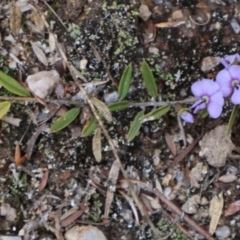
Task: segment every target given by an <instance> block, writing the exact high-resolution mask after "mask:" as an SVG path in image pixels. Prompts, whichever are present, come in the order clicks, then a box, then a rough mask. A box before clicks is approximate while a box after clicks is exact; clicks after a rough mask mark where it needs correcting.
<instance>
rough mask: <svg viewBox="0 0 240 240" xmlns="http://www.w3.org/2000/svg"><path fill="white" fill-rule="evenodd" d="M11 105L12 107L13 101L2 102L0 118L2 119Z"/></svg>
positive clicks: (0, 104)
mask: <svg viewBox="0 0 240 240" xmlns="http://www.w3.org/2000/svg"><path fill="white" fill-rule="evenodd" d="M10 107H11V103H10V102H8V101H5V102H1V103H0V119H2V118H3V117H4V116H5V115H6V114H7V112H8V111H9V109H10Z"/></svg>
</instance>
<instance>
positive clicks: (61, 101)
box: [0, 96, 197, 107]
mask: <svg viewBox="0 0 240 240" xmlns="http://www.w3.org/2000/svg"><path fill="white" fill-rule="evenodd" d="M0 100H5V101H26V102H38V100H37V99H36V98H33V97H12V96H11V97H6V96H0ZM196 100H197V98H194V97H192V98H186V99H184V100H180V101H169V102H166V101H161V102H136V103H133V102H130V103H129V107H150V106H152V107H159V106H165V105H168V104H169V105H174V104H176V103H185V104H191V103H193V102H195V101H196ZM44 101H45V102H49V103H59V104H66V105H76V106H79V107H82V106H84V105H85V103H84V102H81V101H76V100H74V101H73V100H68V99H44Z"/></svg>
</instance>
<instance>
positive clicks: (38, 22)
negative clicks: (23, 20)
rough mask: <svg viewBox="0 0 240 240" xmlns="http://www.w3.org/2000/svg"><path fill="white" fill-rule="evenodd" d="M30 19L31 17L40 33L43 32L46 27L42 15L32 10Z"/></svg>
mask: <svg viewBox="0 0 240 240" xmlns="http://www.w3.org/2000/svg"><path fill="white" fill-rule="evenodd" d="M30 17H31V19H32V21H33V22H34V23H35V25H36V27H37V28H38V29H39V30H40V31H43V30H44V27H45V24H44V21H43V19H42V17H41V15H40V14H39V13H38V12H37V11H36V10H35V9H33V10H32V13H31V16H30Z"/></svg>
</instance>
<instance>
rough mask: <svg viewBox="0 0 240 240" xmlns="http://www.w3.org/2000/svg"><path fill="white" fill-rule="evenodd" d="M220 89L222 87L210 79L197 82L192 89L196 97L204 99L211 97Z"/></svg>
mask: <svg viewBox="0 0 240 240" xmlns="http://www.w3.org/2000/svg"><path fill="white" fill-rule="evenodd" d="M219 89H220V86H219V85H218V84H217V83H216V82H214V81H212V80H210V79H203V80H200V81H197V82H195V83H194V84H193V85H192V87H191V90H192V93H193V95H194V96H196V97H202V96H203V95H207V96H211V95H212V94H214V93H215V92H217V91H218V90H219Z"/></svg>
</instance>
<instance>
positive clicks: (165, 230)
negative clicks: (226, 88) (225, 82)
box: [0, 0, 240, 240]
mask: <svg viewBox="0 0 240 240" xmlns="http://www.w3.org/2000/svg"><path fill="white" fill-rule="evenodd" d="M16 6H17V7H16ZM140 6H141V10H139V8H140ZM148 11H149V16H148ZM145 17H146V18H145ZM44 21H45V24H44ZM46 23H47V24H48V26H46ZM159 23H162V26H161V27H156V26H157V24H159ZM238 23H240V5H239V2H238V1H234V0H208V1H207V0H206V1H204V0H202V1H200V0H199V1H197V0H196V1H195V0H193V1H184V0H182V1H180V0H179V1H174V0H169V1H161V0H159V1H157V0H155V1H153V0H152V1H151V0H146V1H144V0H143V1H135V0H122V1H120V0H119V1H110V0H109V1H108V0H107V1H103V0H98V1H92V0H60V1H55V0H52V1H37V0H36V1H28V0H23V1H20V0H19V1H16V2H14V1H8V0H2V1H1V2H0V70H1V71H2V72H4V73H5V74H7V75H9V76H11V77H13V78H14V79H16V80H17V81H18V82H20V83H21V85H22V86H24V87H27V84H26V78H27V77H28V76H29V75H31V74H34V73H37V72H40V71H45V70H46V71H50V70H52V69H57V71H58V72H59V74H60V76H61V84H60V88H59V90H56V91H55V90H53V91H52V93H51V94H48V96H47V97H46V99H44V100H43V99H42V100H41V99H39V98H36V96H35V98H33V97H34V96H33V95H32V97H31V99H30V98H27V97H26V98H24V99H19V98H17V97H16V95H15V94H12V93H11V92H10V91H8V90H6V88H4V87H2V88H1V89H0V99H1V101H5V100H7V101H11V108H10V111H9V112H8V113H7V116H8V117H11V119H14V122H15V120H16V119H20V120H21V121H20V124H19V126H17V124H15V125H13V124H11V123H9V122H6V121H5V120H2V121H1V122H0V124H1V127H0V239H7V238H6V236H11V238H9V239H13V240H14V239H16V240H17V239H26V240H30V239H31V240H33V239H41V240H42V239H61V240H62V239H68V240H69V239H78V238H74V237H73V236H70V237H69V236H68V235H65V234H66V233H67V232H68V230H69V229H71V228H72V227H75V226H88V225H92V226H95V227H97V228H98V229H99V230H101V231H102V232H103V233H104V235H105V236H106V239H108V240H115V239H116V240H118V239H126V240H130V239H149V240H150V239H239V238H240V232H239V224H240V214H239V212H238V210H240V207H239V201H240V194H239V188H240V180H239V178H238V177H239V158H240V156H239V144H240V141H239V134H238V133H239V128H240V125H239V117H238V116H237V120H236V121H235V124H234V126H233V128H232V133H231V135H230V136H227V134H225V133H226V125H227V123H228V121H229V118H230V114H231V111H232V109H233V106H232V104H231V103H230V102H228V100H227V101H226V103H225V105H224V110H223V113H222V115H221V116H220V117H219V118H217V119H212V118H210V117H208V116H207V117H205V118H203V117H201V116H200V115H195V121H194V123H193V124H186V123H184V124H183V128H182V126H181V125H179V121H178V118H177V113H176V111H175V108H174V107H171V110H170V111H169V112H168V113H167V114H165V115H164V116H163V117H161V118H157V119H156V120H154V121H147V122H145V123H143V124H142V125H141V128H140V130H139V133H138V134H137V135H136V137H135V138H134V139H133V140H132V141H130V142H128V141H127V136H128V132H129V129H130V125H131V122H132V121H133V119H134V117H135V116H136V114H137V113H139V112H140V111H144V112H145V114H146V113H148V112H150V111H152V110H153V107H152V106H150V105H146V104H144V103H147V102H150V101H153V98H151V96H149V92H148V91H147V89H146V87H145V85H144V82H143V77H142V73H141V66H142V63H143V61H145V62H146V63H147V64H148V65H149V67H150V69H151V71H152V72H153V76H154V77H155V79H156V86H157V91H158V97H157V98H155V100H156V102H161V101H166V102H173V101H180V100H183V99H187V98H189V97H191V96H192V93H191V90H190V87H191V85H192V84H193V83H194V82H195V81H197V80H198V79H202V78H209V79H215V77H216V75H217V73H218V72H219V71H220V70H221V69H223V66H222V65H221V64H219V62H218V61H217V58H215V57H223V56H225V55H230V54H235V53H239V52H240V51H239V41H240V35H239V32H240V26H239V25H238ZM53 34H54V37H52V36H53ZM54 38H55V40H53V39H54ZM56 39H57V42H58V43H59V44H61V46H62V47H61V49H63V51H64V52H65V54H66V56H67V58H68V60H69V62H70V63H71V64H73V65H74V66H75V67H76V69H78V71H79V72H81V74H82V75H81V76H79V75H78V79H77V80H75V79H74V76H73V74H72V72H71V71H70V70H69V66H68V67H67V66H66V61H64V60H63V58H62V56H61V54H59V51H58V50H59V49H58V46H56ZM35 45H37V46H38V47H37V48H38V49H40V53H39V51H37V52H36V51H34V50H33V46H35ZM42 54H43V55H44V56H43V57H42ZM208 57H213V58H208ZM216 61H217V62H216ZM130 63H131V65H132V67H133V77H132V82H131V86H130V89H129V91H128V94H127V96H126V97H125V100H126V101H129V102H130V103H135V105H134V107H128V108H126V109H125V110H122V111H118V112H112V118H113V120H112V121H111V122H110V123H109V122H107V121H104V120H102V121H103V122H104V125H105V127H106V130H107V132H108V133H109V135H110V137H111V138H112V140H113V143H114V146H115V148H116V151H117V154H118V155H119V156H120V159H121V162H122V165H123V166H124V169H125V171H126V173H127V175H128V177H129V179H130V181H131V183H132V185H133V189H134V191H135V192H136V193H137V197H138V199H139V200H140V202H141V204H140V205H141V206H142V210H143V212H144V213H145V215H147V216H149V219H150V221H151V222H152V225H153V226H151V227H150V226H149V222H147V221H146V219H145V218H144V217H142V216H141V210H139V206H138V205H137V204H135V202H134V201H133V200H132V191H131V189H129V186H128V183H127V182H126V180H125V179H124V177H123V174H122V173H119V166H117V170H116V169H113V165H114V164H115V163H116V156H115V155H114V152H113V151H112V149H113V146H111V144H109V142H108V141H107V139H106V137H104V135H102V137H101V135H100V141H101V157H99V158H100V160H99V159H98V160H99V161H96V155H95V154H94V153H93V145H96V142H94V143H92V141H93V134H91V135H89V136H84V134H83V131H84V129H86V128H87V126H88V125H89V123H90V120H91V119H92V117H93V112H92V110H91V108H90V107H89V105H88V102H87V100H86V99H84V97H82V98H79V95H77V94H79V93H81V90H80V89H79V84H80V85H81V84H85V85H81V86H83V87H86V86H89V88H91V89H92V91H91V93H89V96H90V97H92V96H94V97H95V98H97V99H99V100H101V101H102V102H104V103H106V104H109V103H111V102H114V101H117V100H118V99H115V98H116V92H117V90H118V87H119V83H120V79H121V76H122V74H123V71H124V69H125V68H126V67H127V66H128V65H129V64H130ZM79 72H78V73H79ZM89 83H91V85H90V84H89ZM92 83H94V84H96V85H94V86H95V87H93V84H92ZM86 88H87V87H86ZM49 99H51V101H50V100H49ZM114 99H115V100H114ZM61 100H64V101H65V102H61ZM76 101H78V103H77V104H76ZM136 103H139V104H138V105H137V104H136ZM130 105H131V104H130ZM79 106H80V107H79ZM171 106H172V105H171ZM73 107H77V108H80V114H79V115H78V116H77V118H76V119H75V120H74V121H72V122H71V123H70V124H69V125H68V126H67V127H66V128H64V129H62V130H61V131H59V132H54V133H51V132H50V127H51V126H52V124H53V123H54V122H55V121H56V119H58V118H59V116H62V115H63V114H64V113H66V111H67V110H69V109H71V108H73ZM59 109H60V110H61V111H62V112H60V110H59ZM58 110H59V111H58ZM56 112H57V113H56ZM103 115H104V114H103ZM214 131H215V132H214ZM36 132H37V133H36ZM183 132H184V133H185V135H186V146H185V143H184V137H183ZM34 136H35V137H34ZM36 136H37V137H36ZM21 138H22V140H21ZM19 141H20V152H21V155H20V156H21V157H22V156H23V159H22V162H20V163H16V152H18V151H17V150H16V145H17V146H18V144H17V142H19ZM199 141H202V142H201V143H199ZM206 149H211V150H212V152H213V157H211V159H209V157H208V155H206V154H204V153H203V152H204V151H206ZM25 154H27V159H26V158H25V157H24V156H25ZM217 154H218V155H217ZM216 155H217V157H215V156H216ZM17 159H18V158H17ZM16 165H18V166H16ZM9 168H11V169H9ZM112 171H116V173H112ZM118 173H119V176H118ZM114 175H115V176H116V179H115V180H116V182H114V181H113V182H111V179H114ZM109 176H110V177H109ZM111 187H112V188H111ZM109 189H110V190H109ZM154 189H155V190H154ZM156 189H157V190H158V191H159V192H161V193H160V194H161V195H158V194H157V193H156ZM115 190H116V191H115ZM110 192H112V193H113V200H112V202H111V197H110V196H109V195H110ZM109 202H110V203H111V204H110V205H109ZM179 211H180V212H179ZM153 228H155V230H156V229H157V231H158V233H160V235H161V236H160V237H159V236H158V237H156V232H155V233H154V229H153ZM209 231H210V232H211V234H209ZM98 234H99V233H98ZM18 235H20V236H18ZM99 236H100V235H98V237H97V238H93V237H90V238H86V239H89V240H90V239H100V237H99ZM79 239H80V238H79ZM84 239H85V238H84ZM102 239H104V238H102Z"/></svg>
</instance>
